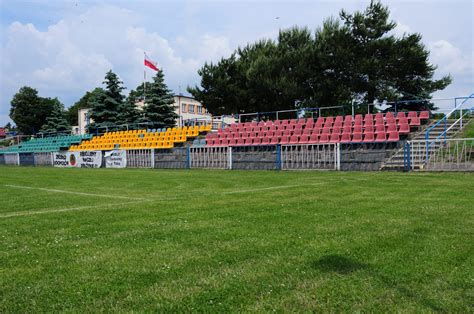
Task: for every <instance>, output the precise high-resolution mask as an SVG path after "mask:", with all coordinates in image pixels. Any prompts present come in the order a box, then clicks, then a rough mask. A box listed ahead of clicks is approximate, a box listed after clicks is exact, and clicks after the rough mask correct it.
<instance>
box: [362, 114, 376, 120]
mask: <svg viewBox="0 0 474 314" xmlns="http://www.w3.org/2000/svg"><path fill="white" fill-rule="evenodd" d="M373 120H374V115H373V114H371V113H368V114H366V115H365V116H364V122H366V121H373Z"/></svg>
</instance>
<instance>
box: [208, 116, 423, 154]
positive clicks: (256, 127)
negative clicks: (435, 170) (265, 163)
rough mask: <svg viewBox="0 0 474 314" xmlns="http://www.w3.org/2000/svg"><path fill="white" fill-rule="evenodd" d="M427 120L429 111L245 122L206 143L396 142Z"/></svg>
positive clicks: (230, 144) (240, 144)
mask: <svg viewBox="0 0 474 314" xmlns="http://www.w3.org/2000/svg"><path fill="white" fill-rule="evenodd" d="M428 119H429V112H428V111H422V112H420V113H419V114H418V113H417V112H415V111H410V112H408V114H406V113H405V112H398V113H397V114H394V113H393V112H388V113H386V114H383V113H377V114H375V115H374V114H366V115H365V116H363V115H361V114H358V115H355V117H352V116H351V115H347V116H336V117H326V118H325V117H319V118H318V119H317V120H314V119H305V118H300V119H291V120H275V121H266V122H264V121H261V122H244V123H238V124H232V125H230V126H229V127H227V128H225V129H224V130H219V131H218V132H217V133H214V134H208V135H207V136H206V141H207V145H208V146H252V145H253V146H259V145H277V144H315V143H380V142H398V141H399V140H400V139H401V138H402V139H406V138H407V137H408V136H409V134H410V132H412V131H413V130H414V129H418V127H420V125H421V124H422V123H426V122H427V121H428Z"/></svg>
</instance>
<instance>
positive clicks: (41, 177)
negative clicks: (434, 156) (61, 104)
mask: <svg viewBox="0 0 474 314" xmlns="http://www.w3.org/2000/svg"><path fill="white" fill-rule="evenodd" d="M0 192H1V193H0V195H1V197H0V312H2V313H4V312H46V311H47V312H57V311H74V312H86V311H87V312H102V311H173V312H177V311H181V312H183V311H185V312H188V311H197V312H229V311H230V312H237V311H239V312H242V311H244V312H247V311H258V312H262V311H265V312H266V311H279V312H281V311H283V312H289V311H292V312H302V311H333V312H334V311H336V312H338V311H365V312H369V311H370V312H380V311H391V312H393V311H403V312H406V311H408V312H420V311H423V312H426V311H444V312H472V310H473V308H472V306H473V304H474V236H473V231H474V174H472V173H471V174H470V173H410V174H406V173H389V172H375V173H363V172H310V171H306V172H283V171H213V170H151V169H149V170H147V169H120V170H112V169H60V168H24V167H23V168H20V167H0Z"/></svg>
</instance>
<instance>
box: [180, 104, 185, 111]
mask: <svg viewBox="0 0 474 314" xmlns="http://www.w3.org/2000/svg"><path fill="white" fill-rule="evenodd" d="M181 112H186V104H182V105H181Z"/></svg>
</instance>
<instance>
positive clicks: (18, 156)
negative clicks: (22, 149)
mask: <svg viewBox="0 0 474 314" xmlns="http://www.w3.org/2000/svg"><path fill="white" fill-rule="evenodd" d="M16 157H17V165H18V166H19V165H20V153H16Z"/></svg>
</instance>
